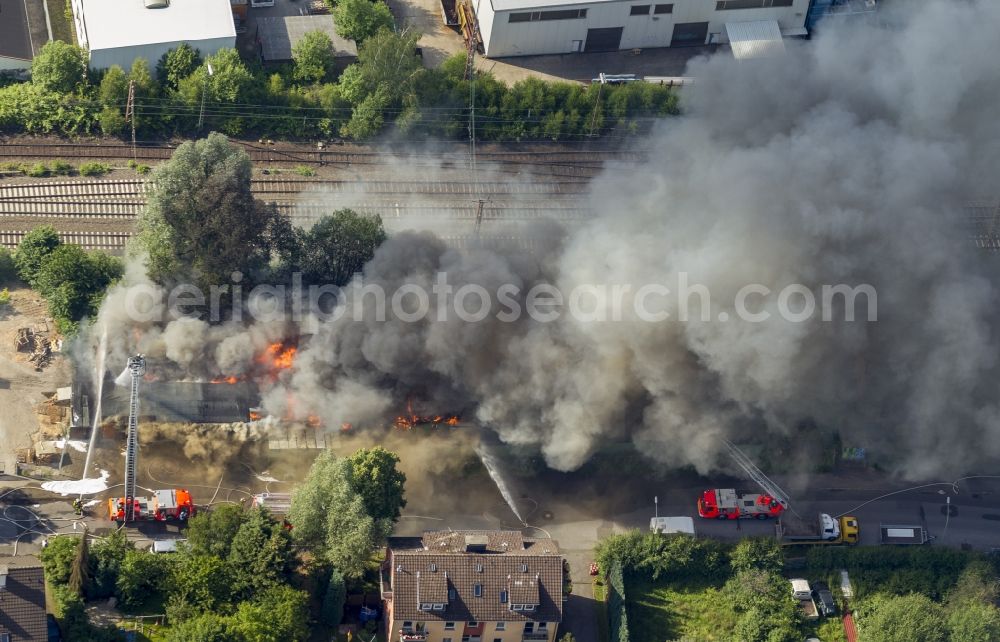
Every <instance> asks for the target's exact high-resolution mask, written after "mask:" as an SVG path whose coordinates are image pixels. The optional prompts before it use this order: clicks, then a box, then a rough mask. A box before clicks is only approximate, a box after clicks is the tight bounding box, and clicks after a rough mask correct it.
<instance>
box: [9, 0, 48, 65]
mask: <svg viewBox="0 0 1000 642" xmlns="http://www.w3.org/2000/svg"><path fill="white" fill-rule="evenodd" d="M48 41H49V32H48V28H47V26H46V22H45V8H44V5H43V3H41V2H37V1H35V0H0V73H13V74H14V75H17V74H18V73H19V72H26V71H27V70H28V69H31V60H32V59H33V58H34V57H35V55H36V54H38V52H39V51H41V49H42V46H43V45H44V44H45V43H46V42H48Z"/></svg>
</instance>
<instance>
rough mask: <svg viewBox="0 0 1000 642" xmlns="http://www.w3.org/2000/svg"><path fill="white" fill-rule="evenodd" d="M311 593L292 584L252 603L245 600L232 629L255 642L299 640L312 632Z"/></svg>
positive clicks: (266, 591) (269, 592)
mask: <svg viewBox="0 0 1000 642" xmlns="http://www.w3.org/2000/svg"><path fill="white" fill-rule="evenodd" d="M308 618H309V596H308V595H307V594H306V593H304V592H303V591H297V590H295V589H293V588H291V587H290V586H273V587H271V588H269V589H267V590H265V591H263V592H262V593H260V595H259V596H258V597H257V598H256V599H254V600H253V601H252V602H241V603H240V605H239V606H238V607H237V609H236V613H235V615H233V618H232V631H233V633H235V634H236V635H238V636H240V637H242V638H243V639H245V640H248V641H252V642H299V641H303V640H305V639H306V638H307V637H308V635H309V629H308V627H307V626H306V621H307V620H308Z"/></svg>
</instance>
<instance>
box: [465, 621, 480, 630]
mask: <svg viewBox="0 0 1000 642" xmlns="http://www.w3.org/2000/svg"><path fill="white" fill-rule="evenodd" d="M468 626H469V628H470V629H474V628H476V627H477V626H479V624H477V623H476V622H474V621H473V622H469V625H468Z"/></svg>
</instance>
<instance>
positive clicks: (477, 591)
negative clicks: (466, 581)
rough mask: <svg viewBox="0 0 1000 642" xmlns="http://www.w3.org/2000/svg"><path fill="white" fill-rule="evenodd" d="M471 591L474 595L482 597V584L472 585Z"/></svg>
mask: <svg viewBox="0 0 1000 642" xmlns="http://www.w3.org/2000/svg"><path fill="white" fill-rule="evenodd" d="M472 593H473V595H475V596H476V597H482V596H483V585H482V584H476V585H475V586H474V587H472Z"/></svg>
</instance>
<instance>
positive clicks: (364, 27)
mask: <svg viewBox="0 0 1000 642" xmlns="http://www.w3.org/2000/svg"><path fill="white" fill-rule="evenodd" d="M333 19H334V22H335V23H336V27H337V35H338V36H340V37H341V38H347V39H348V40H354V41H356V42H357V43H358V44H361V43H362V42H364V41H365V40H367V39H368V38H371V37H372V36H374V35H375V34H376V33H378V32H379V31H381V30H386V31H391V30H392V27H393V19H392V11H390V10H389V6H388V5H387V4H386V3H385V2H383V1H382V0H375V2H372V1H371V0H339V1H338V2H337V6H336V8H335V9H334V10H333Z"/></svg>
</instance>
